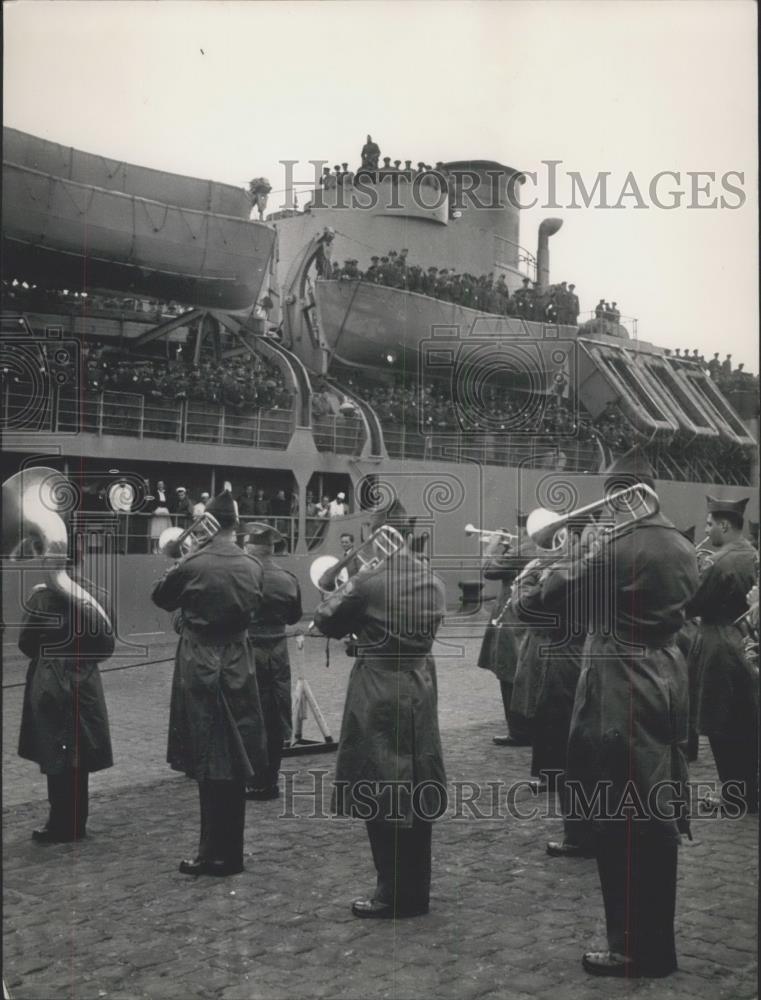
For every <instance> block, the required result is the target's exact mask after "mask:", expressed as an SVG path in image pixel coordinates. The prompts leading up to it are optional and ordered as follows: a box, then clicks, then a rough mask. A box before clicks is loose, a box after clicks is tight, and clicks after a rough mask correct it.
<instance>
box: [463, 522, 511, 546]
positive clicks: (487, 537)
mask: <svg viewBox="0 0 761 1000" xmlns="http://www.w3.org/2000/svg"><path fill="white" fill-rule="evenodd" d="M465 534H466V535H467V536H468V537H470V536H471V535H481V536H482V538H481V541H482V542H485V543H488V542H491V541H492V540H493V539H494V538H502V539H504V542H505V545H514V544H515V543H516V542H517V541H518V536H517V535H514V534H512V532H510V531H503V530H502V529H501V528H497V529H496V530H495V531H487V530H486V529H485V528H477V527H476V526H475V525H474V524H466V525H465Z"/></svg>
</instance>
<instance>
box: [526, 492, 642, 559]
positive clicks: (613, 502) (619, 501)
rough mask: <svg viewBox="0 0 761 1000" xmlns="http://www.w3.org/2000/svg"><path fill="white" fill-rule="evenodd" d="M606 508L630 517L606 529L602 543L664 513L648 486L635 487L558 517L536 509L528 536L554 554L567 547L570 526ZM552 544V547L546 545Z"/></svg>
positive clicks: (532, 512)
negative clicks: (659, 513) (622, 510)
mask: <svg viewBox="0 0 761 1000" xmlns="http://www.w3.org/2000/svg"><path fill="white" fill-rule="evenodd" d="M606 507H614V508H619V509H620V508H624V509H626V510H628V512H629V514H630V516H629V518H628V519H627V520H625V521H621V522H620V523H619V524H612V525H607V526H604V527H603V528H602V529H601V531H600V542H610V541H612V540H613V539H615V538H618V537H619V536H620V535H622V534H623V533H624V532H626V531H628V530H629V528H631V526H632V525H633V524H637V523H639V522H640V521H644V520H646V519H647V518H649V517H654V516H655V515H656V514H657V513H658V512H659V511H660V509H661V505H660V500H659V499H658V494H657V493H656V492H655V490H653V489H651V488H650V487H649V486H648V485H647V484H646V483H636V484H635V485H634V486H628V487H627V488H626V489H623V490H618V491H617V492H615V493H611V494H610V495H609V496H606V497H602V499H600V500H595V501H594V502H593V503H588V504H586V506H584V507H578V508H577V509H576V510H572V511H569V513H567V514H558V513H557V512H556V511H552V510H547V509H546V508H545V507H537V509H536V510H532V511H531V513H530V514H529V516H528V519H527V520H526V532H527V534H528V536H529V538H531V540H532V541H533V542H535V543H536V544H537V545H538V546H539V547H540V548H543V549H549V550H551V551H553V550H556V549H560V548H562V547H563V545H565V542H566V538H567V528H568V524H569V523H570V522H572V521H578V520H580V519H582V518H586V517H589V516H590V515H594V514H597V513H598V512H600V511H603V510H605V508H606ZM547 543H549V544H547Z"/></svg>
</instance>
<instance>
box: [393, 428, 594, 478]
mask: <svg viewBox="0 0 761 1000" xmlns="http://www.w3.org/2000/svg"><path fill="white" fill-rule="evenodd" d="M383 437H384V441H385V444H386V450H387V451H388V454H389V455H390V456H391V457H392V458H400V459H408V460H419V461H437V462H480V463H481V464H483V465H497V466H516V467H524V468H539V469H542V468H548V469H558V470H561V469H562V470H565V471H567V472H596V471H597V470H598V466H599V462H600V453H599V449H598V447H597V444H596V443H595V441H593V440H581V439H578V438H572V437H569V438H562V437H555V436H552V435H535V436H530V435H526V434H524V435H507V434H494V433H478V434H455V433H447V432H442V433H441V434H425V435H424V434H421V433H420V432H419V431H416V430H410V429H409V428H406V427H400V428H389V427H384V430H383Z"/></svg>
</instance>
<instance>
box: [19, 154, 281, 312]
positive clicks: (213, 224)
mask: <svg viewBox="0 0 761 1000" xmlns="http://www.w3.org/2000/svg"><path fill="white" fill-rule="evenodd" d="M13 152H14V151H13V149H11V150H10V154H11V155H13ZM46 165H50V164H46ZM74 173H76V175H77V176H80V177H81V176H83V174H84V172H83V171H81V170H80V171H74ZM147 173H148V174H150V173H156V174H159V173H160V172H158V171H153V172H150V171H149V172H147ZM173 178H175V179H176V181H177V190H176V191H174V192H173V191H172V179H173ZM112 180H113V178H112ZM138 180H139V178H138V179H137V180H136V184H135V186H136V187H138V188H139V189H140V190H142V191H147V190H149V189H154V188H155V189H156V190H157V191H158V190H162V191H164V192H165V194H166V197H168V198H170V199H171V200H169V201H161V200H157V199H155V198H149V197H145V196H144V195H139V194H136V193H133V192H131V191H130V192H128V191H121V190H111V189H109V188H107V187H101V186H99V185H96V184H90V183H84V182H83V181H81V180H73V179H70V178H68V177H63V176H60V175H57V174H52V173H49V172H45V171H43V170H37V169H35V168H33V167H29V166H26V165H23V164H19V163H14V162H12V161H10V160H8V159H5V160H4V161H3V254H4V271H5V274H6V276H9V277H18V278H23V279H24V280H32V281H35V282H40V283H47V284H55V285H56V286H60V284H61V283H65V284H69V285H71V286H72V287H74V288H83V287H85V288H109V289H118V290H123V291H127V292H130V293H134V294H138V295H148V296H152V297H156V298H160V299H163V300H175V301H178V302H182V303H185V304H187V305H191V306H196V307H207V308H219V309H229V310H233V309H246V308H249V307H250V306H251V305H253V303H254V302H255V301H256V298H257V296H258V295H259V292H260V290H261V286H262V283H263V281H264V277H265V274H266V273H267V268H268V265H269V261H270V257H271V254H272V250H273V246H274V241H275V232H274V230H273V229H272V228H271V227H270V226H267V225H265V224H263V223H260V222H249V221H248V219H247V218H240V217H236V216H232V215H223V214H218V213H216V212H213V211H207V210H202V209H199V208H194V207H188V206H187V205H185V204H175V203H174V202H182V201H183V200H186V201H192V202H194V203H199V198H200V191H201V189H202V188H204V190H205V191H206V196H205V197H206V198H207V200H209V201H210V202H211V203H214V204H221V203H223V202H224V201H225V198H224V197H223V194H224V192H223V191H222V192H221V193H219V192H218V193H215V192H214V190H213V188H209V186H208V182H203V181H198V182H197V184H198V185H200V186H199V187H197V188H196V189H195V190H196V195H198V197H195V196H194V197H190V196H189V194H188V192H189V191H190V188H189V187H188V186H187V185H186V184H185V182H186V181H187V180H188V178H183V177H178V176H176V175H172V174H163V175H161V181H160V183H159V182H158V181H157V182H156V184H155V185H153V186H151V185H150V184H147V183H138V182H137V181H138ZM233 190H234V189H233ZM242 193H244V194H245V192H242Z"/></svg>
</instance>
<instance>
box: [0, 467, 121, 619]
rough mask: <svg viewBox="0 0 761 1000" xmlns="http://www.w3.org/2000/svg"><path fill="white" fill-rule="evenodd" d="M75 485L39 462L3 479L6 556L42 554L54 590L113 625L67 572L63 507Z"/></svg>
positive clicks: (90, 596)
mask: <svg viewBox="0 0 761 1000" xmlns="http://www.w3.org/2000/svg"><path fill="white" fill-rule="evenodd" d="M70 492H71V486H70V484H69V482H68V480H67V479H66V477H65V476H63V475H62V474H61V473H60V472H57V471H56V470H55V469H48V468H45V467H43V466H37V467H34V468H29V469H22V470H21V471H20V472H17V473H16V474H15V475H13V476H11V477H10V479H6V481H5V482H4V483H3V551H2V555H3V557H4V558H9V559H10V560H11V561H14V562H15V561H17V560H19V559H23V558H38V559H40V560H41V561H42V565H43V567H44V570H45V574H46V579H47V585H48V587H49V588H50V589H51V590H54V591H56V592H57V593H59V594H61V595H63V596H65V597H68V598H69V599H70V600H72V601H80V602H82V603H84V604H89V605H90V606H92V607H93V608H94V609H95V611H97V613H98V614H99V615H100V616H101V617H102V619H103V621H104V623H105V625H106V627H107V628H108V629H109V630H110V629H111V622H110V621H109V618H108V615H107V614H106V612H105V611H104V610H103V608H102V607H101V606H100V604H99V603H98V602H97V601H96V600H95V598H94V597H93V596H92V594H90V593H88V592H87V591H86V590H85V589H84V587H80V585H79V584H78V583H75V581H74V580H72V579H71V577H70V576H69V574H68V573H67V572H66V559H67V556H68V535H67V532H66V525H65V523H64V521H63V518H62V517H61V515H60V513H59V511H61V510H62V509H63V507H64V504H65V500H66V497H67V496H69V495H70Z"/></svg>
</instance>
